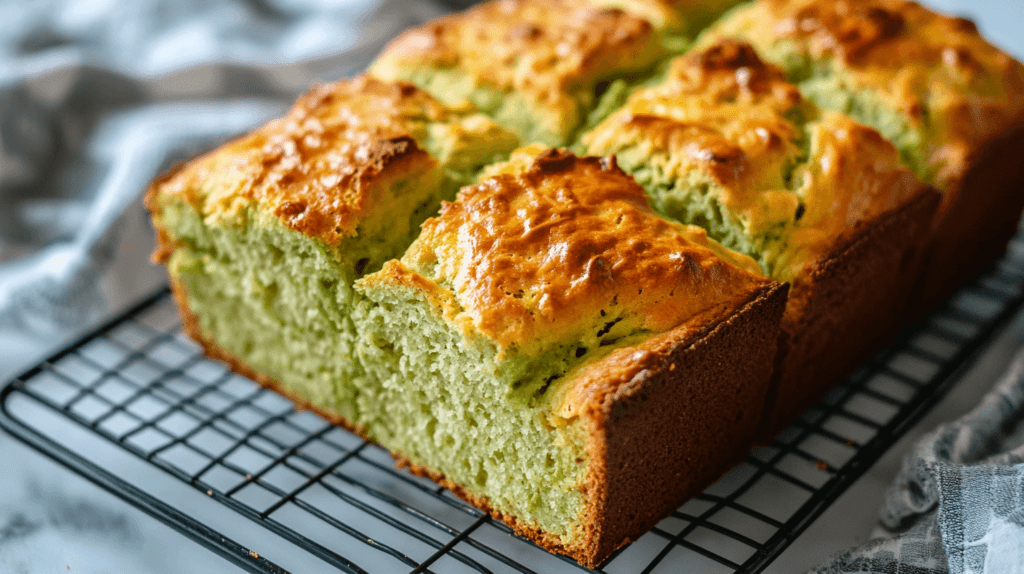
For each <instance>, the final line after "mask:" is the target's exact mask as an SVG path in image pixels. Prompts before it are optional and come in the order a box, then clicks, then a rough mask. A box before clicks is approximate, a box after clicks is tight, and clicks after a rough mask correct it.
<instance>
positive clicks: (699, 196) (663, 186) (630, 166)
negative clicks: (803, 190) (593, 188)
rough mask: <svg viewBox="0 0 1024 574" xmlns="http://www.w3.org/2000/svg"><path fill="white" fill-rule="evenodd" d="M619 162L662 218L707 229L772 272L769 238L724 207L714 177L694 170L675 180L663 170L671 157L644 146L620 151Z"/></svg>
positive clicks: (720, 192) (709, 234) (718, 240)
mask: <svg viewBox="0 0 1024 574" xmlns="http://www.w3.org/2000/svg"><path fill="white" fill-rule="evenodd" d="M616 159H617V160H618V163H619V166H620V167H622V168H623V169H624V170H625V171H626V172H627V173H629V174H631V175H632V176H633V178H634V179H635V180H636V182H637V183H639V184H640V185H641V186H642V187H643V188H644V190H645V191H646V192H647V196H648V198H649V199H650V201H651V207H653V208H654V210H655V211H657V212H658V213H659V214H660V215H661V216H662V217H665V218H667V219H671V220H674V221H678V222H681V223H686V224H689V225H696V226H698V227H701V228H703V229H704V230H705V231H707V233H708V237H710V238H712V239H714V240H715V241H717V242H719V243H721V244H722V245H723V246H724V247H726V248H728V249H731V250H733V251H736V252H738V253H742V254H744V255H747V256H749V257H751V258H752V259H754V261H757V263H758V265H760V267H761V269H762V271H764V272H765V273H766V274H768V273H769V271H770V262H769V261H767V260H766V259H765V257H764V253H763V246H764V242H765V240H766V239H768V236H764V237H760V236H754V235H752V234H751V233H749V232H748V230H747V228H746V226H745V225H744V224H743V222H742V221H741V220H740V218H739V217H738V216H737V215H736V214H734V213H732V212H731V211H730V210H729V209H727V208H726V207H725V206H723V205H722V203H721V201H720V200H719V198H720V197H721V194H722V189H721V187H720V186H719V185H718V184H717V183H716V182H715V181H714V179H713V178H711V177H708V176H706V175H704V174H702V173H700V172H697V171H691V172H689V173H687V174H685V176H684V177H683V178H675V177H672V176H671V175H669V174H666V173H665V171H664V170H663V169H661V168H660V167H659V164H664V163H666V162H667V160H668V158H666V157H664V155H663V154H662V155H660V157H658V156H652V155H651V154H650V153H649V152H648V151H647V150H644V149H642V148H641V147H640V146H632V147H627V148H623V149H620V150H617V152H616Z"/></svg>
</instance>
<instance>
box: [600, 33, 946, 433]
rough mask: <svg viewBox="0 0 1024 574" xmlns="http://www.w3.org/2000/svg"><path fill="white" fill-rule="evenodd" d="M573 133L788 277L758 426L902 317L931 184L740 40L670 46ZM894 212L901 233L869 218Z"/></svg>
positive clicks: (682, 215)
mask: <svg viewBox="0 0 1024 574" xmlns="http://www.w3.org/2000/svg"><path fill="white" fill-rule="evenodd" d="M582 141H583V144H584V146H585V147H586V148H587V150H588V151H589V152H591V153H595V154H612V153H614V154H616V155H617V157H618V158H619V161H620V162H622V164H623V165H624V166H625V167H626V170H627V171H629V172H631V173H633V174H634V175H635V177H636V178H637V181H638V182H640V183H641V184H642V185H644V187H645V188H646V189H647V191H648V194H649V195H650V197H651V199H652V202H653V203H654V204H655V205H656V206H657V207H658V209H659V211H661V212H662V213H663V214H664V215H665V216H667V217H670V218H673V219H676V220H679V221H687V222H699V223H700V224H701V225H703V226H704V227H707V228H708V230H709V233H710V234H711V236H712V237H713V238H714V239H717V240H718V241H720V242H722V244H723V245H725V246H726V247H730V248H732V249H735V250H737V251H740V252H742V253H745V254H748V255H750V256H751V257H755V258H757V259H758V262H759V263H760V265H761V267H762V268H763V270H764V272H765V273H766V274H767V275H768V276H769V277H772V278H773V279H776V280H778V281H786V282H791V283H792V284H793V290H792V291H791V293H790V301H791V303H790V305H789V307H788V308H787V312H786V315H785V319H784V321H783V331H784V333H785V334H784V338H785V342H786V344H785V345H782V346H781V347H780V356H779V358H778V360H777V364H778V368H777V369H776V374H775V376H776V385H777V387H778V388H777V389H776V391H774V397H775V400H776V402H777V403H778V406H777V407H770V408H769V410H768V414H767V416H766V422H768V423H769V424H768V431H767V432H768V433H771V432H772V431H776V430H779V427H780V426H785V425H784V424H782V423H783V422H784V421H787V420H788V416H789V415H791V414H794V413H799V412H800V410H802V409H800V410H795V411H794V410H793V409H792V408H790V405H804V406H806V405H808V404H809V403H812V402H813V401H814V400H816V399H817V398H818V397H820V395H821V394H822V393H824V391H825V390H826V389H827V388H828V387H829V386H831V385H832V384H833V383H834V382H835V381H836V380H837V379H838V378H839V377H841V376H843V374H844V373H845V372H846V370H847V369H848V368H852V367H853V366H855V365H856V364H857V362H859V361H861V360H863V359H864V354H865V351H864V347H867V348H868V349H877V348H879V347H880V346H881V345H883V344H884V342H885V340H886V336H887V335H889V334H890V333H892V332H893V331H894V330H895V329H896V328H897V327H898V326H899V325H900V324H901V315H900V313H899V310H900V309H901V308H902V307H903V305H904V304H905V303H906V300H907V297H908V296H909V294H910V290H911V288H912V286H913V282H914V277H915V275H914V272H915V271H916V269H917V267H916V263H917V261H918V259H919V258H920V254H921V252H922V251H923V250H924V248H925V245H926V243H925V240H926V238H927V237H928V228H929V225H930V222H931V217H932V214H933V210H934V207H935V204H936V203H937V195H936V194H935V193H934V192H932V191H929V190H928V189H927V186H926V185H925V184H923V183H922V182H920V181H919V180H918V179H917V178H916V177H914V175H913V173H912V172H911V171H910V170H909V169H908V168H907V167H905V166H904V165H902V164H901V163H900V159H899V155H898V152H897V150H896V148H895V146H893V144H892V143H890V142H888V141H886V140H885V139H884V138H882V136H881V135H880V134H879V133H878V132H877V131H875V130H874V129H872V128H870V127H867V126H864V125H862V124H859V123H857V122H855V121H854V120H852V119H851V118H850V117H848V116H844V115H841V114H838V113H835V112H829V111H825V112H820V111H819V110H818V108H817V106H815V105H814V104H813V103H812V102H810V101H807V100H805V99H804V98H803V97H802V96H801V94H800V92H799V90H798V89H797V87H796V86H795V85H794V84H791V83H790V82H788V81H787V80H786V77H785V74H784V72H783V70H782V69H781V68H779V67H777V66H774V65H772V64H768V63H766V62H764V61H763V60H761V58H760V57H759V56H758V55H757V53H756V52H755V51H754V49H753V47H751V46H750V45H749V44H745V43H742V42H739V41H735V40H731V39H725V40H721V41H719V42H716V43H713V44H711V45H709V46H706V47H703V48H702V49H699V50H694V51H691V52H690V53H689V54H687V55H685V56H681V57H679V58H677V59H675V60H674V61H673V62H672V64H671V66H670V67H669V71H668V73H667V75H666V77H665V79H664V80H663V81H662V82H660V83H658V84H655V85H653V86H651V87H647V88H643V89H640V90H637V91H636V92H634V93H633V94H632V96H631V97H630V98H629V100H628V101H627V103H626V104H625V105H624V106H623V107H622V108H621V109H619V110H618V111H616V112H615V113H614V114H612V115H611V116H610V117H609V118H608V119H606V120H605V121H604V122H602V123H601V124H600V125H599V126H597V127H596V128H595V129H594V130H593V131H591V132H589V133H587V134H584V136H583V138H582ZM922 195H927V196H929V198H926V199H923V200H921V201H917V202H914V203H913V205H908V204H910V203H911V202H912V201H913V200H914V199H915V198H918V197H919V196H922ZM893 212H898V213H899V214H900V215H899V216H898V218H899V219H900V221H901V223H900V225H902V226H903V228H904V230H905V233H899V234H894V233H893V232H888V233H886V232H882V231H880V230H879V229H875V228H876V227H878V226H882V227H884V226H885V224H884V223H883V221H882V219H883V218H884V217H885V216H886V215H888V214H891V213H893ZM872 243H879V245H871V244H872ZM849 245H858V247H857V249H855V250H852V251H851V248H850V247H848V246H849ZM836 258H840V259H842V262H837V261H833V260H834V259H836ZM857 258H864V259H865V261H858V260H857ZM837 266H838V267H840V268H842V271H841V272H839V273H823V272H822V269H823V268H826V267H827V268H829V269H831V268H833V267H837ZM887 268H888V269H889V270H890V272H889V275H887V276H886V275H885V273H886V271H885V270H886V269H887ZM823 301H827V302H828V303H827V306H825V307H823V308H822V309H823V310H822V311H817V309H818V306H819V305H820V304H822V302H823ZM894 311H895V312H894ZM828 314H831V315H833V317H831V318H829V317H827V316H825V315H828ZM818 315H822V316H818ZM851 338H856V339H857V340H858V341H865V342H867V344H866V345H862V344H859V343H857V344H851V343H849V339H851ZM777 410H778V411H780V412H774V411H777Z"/></svg>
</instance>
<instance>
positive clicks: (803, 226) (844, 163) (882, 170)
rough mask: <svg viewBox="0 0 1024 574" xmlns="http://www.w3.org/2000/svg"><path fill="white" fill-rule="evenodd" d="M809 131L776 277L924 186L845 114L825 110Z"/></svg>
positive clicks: (784, 277)
mask: <svg viewBox="0 0 1024 574" xmlns="http://www.w3.org/2000/svg"><path fill="white" fill-rule="evenodd" d="M809 130H810V132H811V133H810V139H811V154H810V158H809V161H808V163H807V164H805V165H802V166H800V167H799V168H798V169H797V170H796V172H795V173H794V176H793V177H794V178H796V179H797V180H798V181H800V183H799V184H798V185H799V187H797V193H798V194H800V196H801V197H802V199H803V208H804V209H803V213H802V215H801V218H800V219H799V220H798V221H797V222H796V224H795V225H794V226H793V230H792V232H791V233H790V234H789V237H788V238H787V240H786V245H785V248H784V250H783V251H782V252H781V253H780V254H779V255H778V256H777V258H776V259H775V266H774V269H773V273H772V276H773V278H774V279H776V280H778V281H793V280H795V279H797V277H799V276H800V274H801V273H802V272H803V270H804V268H805V267H807V266H808V265H816V264H817V262H818V261H820V260H822V259H826V258H828V257H829V256H830V254H831V253H832V252H833V251H834V250H835V248H836V246H837V245H841V244H843V243H845V242H846V241H848V240H850V239H852V238H853V237H855V236H856V235H857V234H858V233H860V231H861V230H862V229H863V228H864V227H865V226H867V225H870V223H871V222H873V221H875V220H877V218H878V217H880V216H881V215H882V214H884V213H887V212H891V211H893V210H895V209H896V208H898V207H899V206H901V205H904V204H906V203H907V202H908V201H910V200H911V199H912V198H914V197H917V196H918V195H921V194H922V193H928V191H927V190H928V189H929V188H928V186H926V185H925V184H924V183H922V182H921V181H920V180H919V179H917V177H915V176H914V174H913V173H911V171H910V170H909V169H908V168H907V167H905V166H904V165H903V164H902V163H901V162H900V158H899V154H898V153H897V151H896V148H895V147H894V146H893V145H892V144H891V143H889V142H888V141H887V140H885V139H884V138H883V137H882V136H881V134H879V133H878V132H877V131H875V130H873V129H871V128H869V127H867V126H864V125H862V124H858V123H857V122H855V121H853V120H852V119H850V118H849V117H848V116H844V115H842V114H837V113H833V112H825V113H824V114H823V116H822V119H821V121H819V122H815V123H814V124H811V125H810V126H809ZM922 233H923V234H922V237H921V238H920V243H921V244H922V245H923V244H924V242H925V236H926V235H927V233H926V232H922Z"/></svg>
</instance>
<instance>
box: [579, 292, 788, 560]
mask: <svg viewBox="0 0 1024 574" xmlns="http://www.w3.org/2000/svg"><path fill="white" fill-rule="evenodd" d="M787 289H788V286H786V285H780V284H773V285H766V286H764V287H763V288H761V289H759V290H757V291H756V292H754V293H753V294H752V295H750V296H749V298H748V299H747V300H745V301H731V302H729V303H728V304H726V305H724V306H719V307H716V308H714V309H709V310H708V311H706V312H705V313H702V314H700V315H698V316H696V317H694V318H693V319H691V320H690V321H688V322H687V323H686V324H684V325H681V326H679V327H678V328H676V329H673V330H672V331H670V332H668V333H665V334H663V335H661V336H659V337H656V338H653V339H651V340H649V341H646V342H645V343H643V344H642V345H639V346H637V347H635V348H631V349H623V350H620V351H618V354H619V356H618V357H609V359H608V362H609V363H612V365H614V366H611V365H609V366H606V367H605V368H602V369H600V371H601V372H602V373H603V378H602V379H601V380H592V381H591V385H590V386H589V388H588V389H587V390H586V392H585V393H583V394H582V395H581V397H582V398H583V399H584V402H585V405H584V406H583V407H582V409H581V410H582V412H583V413H584V416H586V417H587V418H588V419H589V424H590V427H591V429H592V430H591V433H590V437H589V441H588V445H587V453H588V460H590V465H591V466H590V468H589V471H588V479H587V484H586V486H585V492H586V494H587V501H588V504H587V509H586V511H585V514H584V516H585V518H584V524H585V531H586V532H587V536H586V546H585V549H583V550H582V551H580V550H576V555H574V558H576V559H577V560H579V561H580V563H581V564H583V565H584V566H588V567H596V566H597V565H599V564H600V563H601V562H602V561H604V560H605V559H606V558H607V557H608V556H609V555H611V553H612V552H614V551H615V550H616V549H617V548H619V547H620V546H622V545H624V544H627V543H628V542H630V541H631V540H634V539H635V538H637V537H639V536H640V535H641V534H643V533H644V532H646V531H647V530H649V529H650V528H651V527H653V526H654V525H655V524H656V523H657V522H658V521H659V520H661V519H662V518H664V517H665V516H667V515H668V514H670V513H671V512H672V511H673V510H675V509H676V508H677V507H678V506H679V505H680V504H682V503H683V502H684V501H685V500H687V499H689V498H691V497H693V496H695V495H696V494H697V493H699V492H700V491H701V490H702V489H704V488H705V487H706V486H707V485H708V484H710V483H711V482H713V481H714V480H715V479H717V478H718V477H719V476H721V475H722V474H723V473H724V472H725V471H726V470H728V469H729V468H730V467H731V466H732V465H734V464H736V463H737V462H739V461H740V460H742V458H743V457H744V456H745V454H746V452H747V449H748V448H749V445H750V443H751V441H752V439H753V437H754V435H755V433H756V432H757V428H758V423H759V422H760V417H761V411H760V409H761V406H762V405H763V404H764V399H765V394H766V392H767V390H768V377H767V374H768V373H769V372H770V370H771V368H770V365H771V362H772V359H773V357H774V353H775V346H774V345H773V344H771V343H768V344H765V341H772V340H773V337H774V334H775V333H777V332H778V324H779V317H780V316H781V315H782V312H783V309H784V307H785V304H786V291H787ZM615 367H620V368H615Z"/></svg>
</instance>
